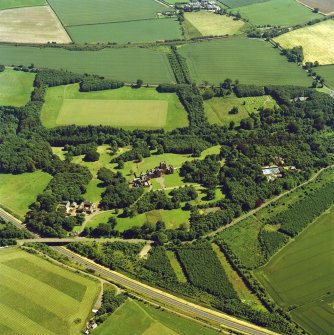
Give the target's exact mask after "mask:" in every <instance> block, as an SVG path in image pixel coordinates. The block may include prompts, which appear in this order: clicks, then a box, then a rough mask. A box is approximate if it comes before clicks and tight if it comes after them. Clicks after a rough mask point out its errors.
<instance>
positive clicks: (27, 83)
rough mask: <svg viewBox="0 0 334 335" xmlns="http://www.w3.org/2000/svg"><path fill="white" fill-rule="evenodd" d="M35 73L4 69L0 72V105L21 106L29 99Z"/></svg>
mask: <svg viewBox="0 0 334 335" xmlns="http://www.w3.org/2000/svg"><path fill="white" fill-rule="evenodd" d="M0 57H1V56H0ZM34 78H35V74H33V73H27V72H22V71H14V70H11V69H6V70H5V71H4V72H1V73H0V87H1V90H0V106H5V105H10V106H17V107H19V106H23V105H25V104H26V103H27V102H28V101H29V100H30V94H31V92H32V90H33V82H34Z"/></svg>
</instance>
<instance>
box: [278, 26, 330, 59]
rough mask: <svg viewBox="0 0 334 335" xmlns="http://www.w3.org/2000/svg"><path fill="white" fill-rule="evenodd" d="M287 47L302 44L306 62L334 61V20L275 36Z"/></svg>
mask: <svg viewBox="0 0 334 335" xmlns="http://www.w3.org/2000/svg"><path fill="white" fill-rule="evenodd" d="M274 40H275V41H276V42H277V43H279V44H280V45H281V46H282V47H283V48H285V49H291V48H293V47H295V46H300V45H301V46H302V47H303V50H304V62H315V61H318V62H319V64H321V65H326V64H333V63H334V21H332V20H328V21H324V22H320V23H318V24H315V25H312V26H307V27H304V28H301V29H297V30H294V31H291V32H289V33H287V34H283V35H281V36H278V37H276V38H274Z"/></svg>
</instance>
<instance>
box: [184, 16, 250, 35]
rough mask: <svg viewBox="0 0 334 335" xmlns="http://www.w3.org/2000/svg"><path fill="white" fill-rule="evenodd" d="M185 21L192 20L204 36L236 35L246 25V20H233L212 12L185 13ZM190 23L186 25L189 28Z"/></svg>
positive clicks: (193, 24) (191, 22)
mask: <svg viewBox="0 0 334 335" xmlns="http://www.w3.org/2000/svg"><path fill="white" fill-rule="evenodd" d="M184 17H185V21H188V22H190V24H191V25H192V26H194V27H195V28H196V29H197V30H198V31H199V32H200V34H201V35H202V36H216V35H217V36H222V35H235V34H237V33H240V29H241V28H242V27H243V26H244V25H245V23H244V21H241V20H239V21H238V20H233V18H232V17H228V16H225V15H218V14H215V13H212V12H204V11H199V12H191V13H185V15H184ZM188 26H189V25H185V27H186V28H187V27H188Z"/></svg>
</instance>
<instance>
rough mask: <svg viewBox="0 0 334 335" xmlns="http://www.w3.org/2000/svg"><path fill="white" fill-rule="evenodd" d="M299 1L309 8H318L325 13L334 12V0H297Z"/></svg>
mask: <svg viewBox="0 0 334 335" xmlns="http://www.w3.org/2000/svg"><path fill="white" fill-rule="evenodd" d="M299 1H300V2H301V3H303V4H305V5H306V6H309V7H311V8H319V9H320V11H321V12H322V13H325V14H327V15H329V14H331V13H333V12H334V0H299Z"/></svg>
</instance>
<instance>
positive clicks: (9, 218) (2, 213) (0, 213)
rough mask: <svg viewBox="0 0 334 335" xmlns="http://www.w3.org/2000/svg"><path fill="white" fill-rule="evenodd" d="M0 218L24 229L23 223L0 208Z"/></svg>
mask: <svg viewBox="0 0 334 335" xmlns="http://www.w3.org/2000/svg"><path fill="white" fill-rule="evenodd" d="M0 216H1V217H2V218H3V219H4V220H6V221H9V222H11V223H12V224H13V225H14V226H15V227H17V228H18V229H23V228H24V227H23V225H22V222H21V221H20V220H19V219H17V218H15V217H14V216H12V215H10V214H9V213H7V212H6V211H5V210H3V209H2V208H0Z"/></svg>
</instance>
